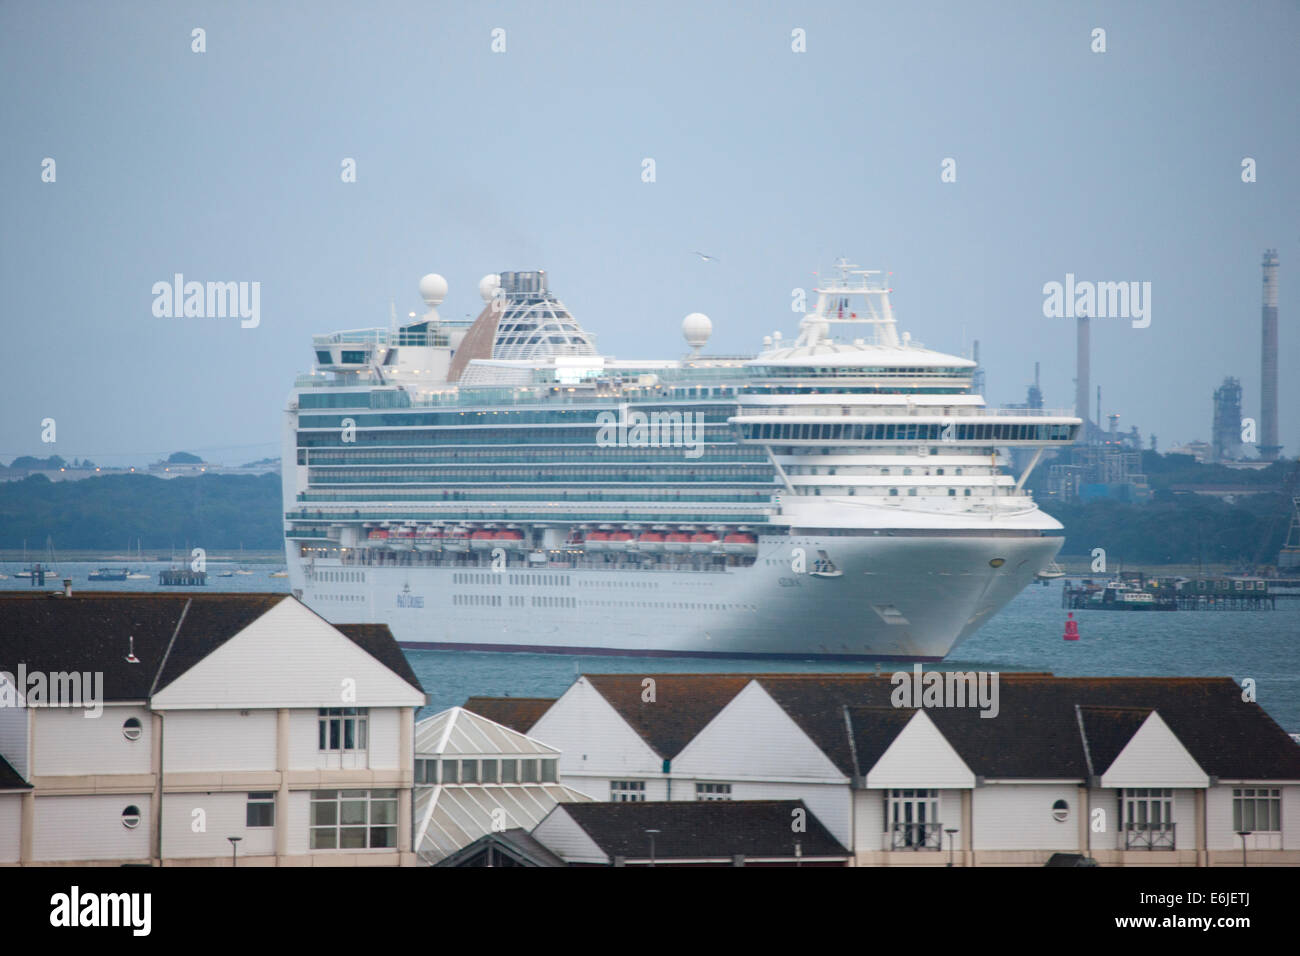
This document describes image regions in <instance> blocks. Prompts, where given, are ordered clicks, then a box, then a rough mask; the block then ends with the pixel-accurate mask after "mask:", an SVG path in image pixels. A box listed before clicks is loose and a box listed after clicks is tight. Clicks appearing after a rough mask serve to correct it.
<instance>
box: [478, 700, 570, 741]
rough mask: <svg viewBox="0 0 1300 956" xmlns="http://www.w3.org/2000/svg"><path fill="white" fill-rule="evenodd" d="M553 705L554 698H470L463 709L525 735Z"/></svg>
mask: <svg viewBox="0 0 1300 956" xmlns="http://www.w3.org/2000/svg"><path fill="white" fill-rule="evenodd" d="M553 703H555V698H554V697H471V698H469V700H467V701H465V709H466V710H468V711H471V712H473V713H475V714H478V715H479V716H480V717H486V718H487V719H488V720H491V721H495V722H496V723H498V724H500V725H501V726H503V727H509V728H510V729H511V730H517V731H518V732H519V733H521V734H526V733H528V731H529V729H530V728H531V727H532V726H533V724H535V723H537V721H538V720H539V719H540V718H541V716H542V714H544V713H546V712H547V711H548V710H549V709H550V707H551V705H552V704H553Z"/></svg>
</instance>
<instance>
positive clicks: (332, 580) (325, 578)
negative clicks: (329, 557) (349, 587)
mask: <svg viewBox="0 0 1300 956" xmlns="http://www.w3.org/2000/svg"><path fill="white" fill-rule="evenodd" d="M307 578H308V580H311V581H314V582H316V583H317V584H349V583H350V584H365V583H366V572H364V571H311V572H309V573H308V575H307Z"/></svg>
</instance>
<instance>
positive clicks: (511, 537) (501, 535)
mask: <svg viewBox="0 0 1300 956" xmlns="http://www.w3.org/2000/svg"><path fill="white" fill-rule="evenodd" d="M492 544H493V546H494V547H498V548H505V549H506V550H507V551H520V550H522V549H523V547H524V533H523V532H522V531H518V530H516V529H513V528H512V529H510V530H507V531H498V532H497V533H496V534H495V535H493V536H492Z"/></svg>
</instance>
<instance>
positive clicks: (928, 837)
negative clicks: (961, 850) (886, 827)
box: [892, 823, 943, 850]
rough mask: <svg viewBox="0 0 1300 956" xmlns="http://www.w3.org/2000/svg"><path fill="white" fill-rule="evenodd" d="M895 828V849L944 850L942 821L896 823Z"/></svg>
mask: <svg viewBox="0 0 1300 956" xmlns="http://www.w3.org/2000/svg"><path fill="white" fill-rule="evenodd" d="M892 830H893V837H894V840H893V847H892V848H893V849H895V850H942V849H943V824H942V823H895V824H893V827H892Z"/></svg>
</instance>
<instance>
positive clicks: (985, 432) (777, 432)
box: [740, 422, 1075, 442]
mask: <svg viewBox="0 0 1300 956" xmlns="http://www.w3.org/2000/svg"><path fill="white" fill-rule="evenodd" d="M740 429H741V434H742V435H743V437H745V438H746V439H749V440H751V441H930V442H943V441H945V440H946V441H1068V440H1069V439H1070V438H1071V437H1072V434H1073V431H1074V429H1075V426H1073V425H1056V424H1037V425H1024V424H1011V423H1002V422H999V423H988V424H966V423H963V424H955V423H949V424H946V425H945V424H943V423H940V422H906V423H895V422H889V423H850V422H828V423H825V424H822V423H820V422H819V423H816V424H813V423H786V422H779V423H778V422H761V423H742V424H741V425H740ZM946 429H951V431H949V432H948V433H947V436H946V437H945V430H946Z"/></svg>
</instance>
